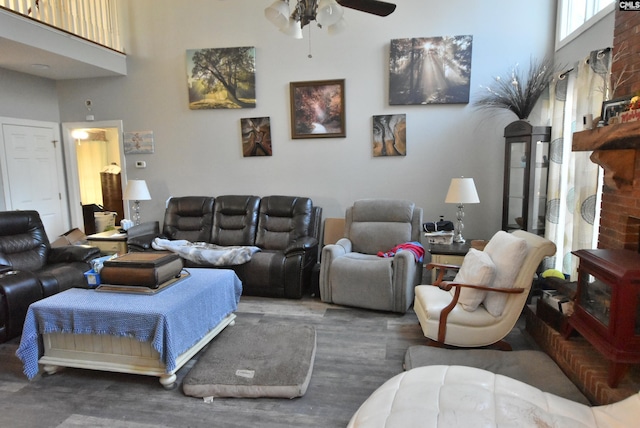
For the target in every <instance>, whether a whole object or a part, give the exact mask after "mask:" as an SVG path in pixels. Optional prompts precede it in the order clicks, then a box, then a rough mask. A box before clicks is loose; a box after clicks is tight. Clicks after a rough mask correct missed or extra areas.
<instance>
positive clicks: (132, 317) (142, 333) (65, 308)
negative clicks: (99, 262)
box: [16, 269, 242, 388]
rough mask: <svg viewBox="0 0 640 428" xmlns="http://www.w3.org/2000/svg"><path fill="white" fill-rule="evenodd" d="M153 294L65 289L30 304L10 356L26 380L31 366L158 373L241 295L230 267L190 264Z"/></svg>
mask: <svg viewBox="0 0 640 428" xmlns="http://www.w3.org/2000/svg"><path fill="white" fill-rule="evenodd" d="M188 272H189V274H190V275H189V276H188V277H186V278H185V279H183V280H181V281H179V282H177V283H176V284H174V285H172V286H170V287H168V288H166V289H164V290H162V291H160V292H158V293H156V294H151V295H147V294H131V293H120V292H100V291H97V290H85V289H70V290H66V291H64V292H62V293H58V294H56V295H54V296H51V297H48V298H46V299H43V300H40V301H38V302H35V303H33V304H32V305H31V306H30V307H29V310H28V312H27V316H26V319H25V323H24V328H23V333H22V340H21V342H20V346H19V348H18V350H17V351H16V355H17V356H18V357H19V358H20V359H21V360H22V362H23V363H24V373H25V374H26V375H27V377H28V378H29V379H32V378H33V377H35V376H36V375H37V374H38V363H40V364H42V365H44V369H45V371H46V372H47V373H54V372H55V371H56V370H57V369H58V368H59V367H60V366H62V367H76V368H88V369H94V370H106V371H116V372H124V373H135V374H145V375H152V376H159V377H160V383H161V384H162V385H163V386H165V387H167V388H168V387H172V386H173V385H174V383H175V379H176V375H175V372H176V371H177V370H179V369H180V367H182V366H183V365H184V364H185V363H186V362H187V361H189V359H190V358H191V357H193V355H195V354H196V353H197V352H198V351H199V350H200V349H202V348H203V347H204V346H205V345H206V344H207V343H209V341H210V340H211V339H212V338H213V337H215V336H216V335H217V334H218V333H220V331H222V330H223V329H224V328H225V327H226V326H227V325H229V324H233V323H234V319H235V314H234V312H235V311H236V309H237V307H238V302H239V301H240V295H241V294H242V283H241V281H240V280H239V279H238V277H237V276H236V274H235V273H234V272H233V271H232V270H226V269H190V270H188Z"/></svg>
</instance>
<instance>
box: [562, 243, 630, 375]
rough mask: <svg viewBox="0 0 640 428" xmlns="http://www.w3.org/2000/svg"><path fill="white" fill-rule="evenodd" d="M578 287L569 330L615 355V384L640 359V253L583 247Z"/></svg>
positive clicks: (606, 354) (607, 355)
mask: <svg viewBox="0 0 640 428" xmlns="http://www.w3.org/2000/svg"><path fill="white" fill-rule="evenodd" d="M572 254H574V255H576V256H577V257H579V258H580V264H579V267H578V289H577V293H576V298H575V302H574V313H573V315H572V316H571V317H569V329H568V330H567V331H566V333H565V337H569V334H570V333H571V331H572V330H574V329H575V330H576V331H577V332H578V333H580V334H581V335H582V336H583V337H584V338H585V339H586V340H587V341H589V343H591V344H592V345H593V346H594V347H595V348H596V349H597V350H598V352H600V353H601V354H602V355H604V357H605V358H606V359H607V360H609V362H610V363H609V377H608V383H609V386H610V387H612V388H615V387H616V386H617V385H618V382H619V381H620V379H622V377H623V376H624V374H625V372H626V369H627V365H628V364H633V363H640V305H639V304H640V253H636V252H634V251H631V250H623V249H620V250H604V249H596V250H578V251H573V253H572Z"/></svg>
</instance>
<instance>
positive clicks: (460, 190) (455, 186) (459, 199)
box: [444, 177, 480, 243]
mask: <svg viewBox="0 0 640 428" xmlns="http://www.w3.org/2000/svg"><path fill="white" fill-rule="evenodd" d="M444 202H445V203H447V204H458V212H457V214H456V218H457V220H458V222H457V224H456V230H455V233H454V235H453V242H459V243H462V242H465V239H464V238H463V237H462V229H464V225H463V224H462V219H463V218H464V204H477V203H479V202H480V198H478V192H477V191H476V185H475V183H474V182H473V178H464V177H460V178H452V179H451V184H450V185H449V191H448V192H447V197H446V198H445V200H444Z"/></svg>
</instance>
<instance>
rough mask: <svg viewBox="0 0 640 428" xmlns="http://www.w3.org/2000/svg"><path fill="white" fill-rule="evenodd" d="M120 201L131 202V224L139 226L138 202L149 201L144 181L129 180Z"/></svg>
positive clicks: (149, 197)
mask: <svg viewBox="0 0 640 428" xmlns="http://www.w3.org/2000/svg"><path fill="white" fill-rule="evenodd" d="M122 199H124V200H126V201H133V207H132V208H133V222H134V224H135V225H136V226H137V225H139V224H140V201H148V200H150V199H151V195H150V194H149V188H148V187H147V182H146V181H144V180H129V181H127V187H126V188H125V189H124V196H123V197H122Z"/></svg>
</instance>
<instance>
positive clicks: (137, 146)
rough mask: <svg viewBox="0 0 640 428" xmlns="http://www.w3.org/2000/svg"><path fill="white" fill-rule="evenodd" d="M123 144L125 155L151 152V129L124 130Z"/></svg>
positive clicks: (152, 147) (152, 148)
mask: <svg viewBox="0 0 640 428" xmlns="http://www.w3.org/2000/svg"><path fill="white" fill-rule="evenodd" d="M123 145H124V153H125V154H127V155H139V154H150V153H153V151H154V145H153V131H135V132H125V133H124V143H123Z"/></svg>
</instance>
